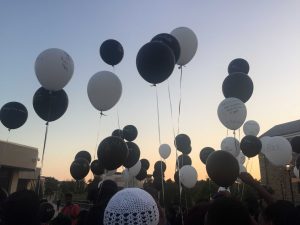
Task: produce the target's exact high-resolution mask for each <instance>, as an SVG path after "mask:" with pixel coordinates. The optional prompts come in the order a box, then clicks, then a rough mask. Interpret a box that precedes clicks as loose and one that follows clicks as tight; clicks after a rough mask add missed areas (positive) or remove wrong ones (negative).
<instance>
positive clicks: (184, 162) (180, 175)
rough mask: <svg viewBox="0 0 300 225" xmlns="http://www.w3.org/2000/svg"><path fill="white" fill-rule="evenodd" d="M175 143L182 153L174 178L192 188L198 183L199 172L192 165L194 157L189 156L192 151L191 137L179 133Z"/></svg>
mask: <svg viewBox="0 0 300 225" xmlns="http://www.w3.org/2000/svg"><path fill="white" fill-rule="evenodd" d="M174 145H175V147H176V149H177V150H178V151H180V152H181V153H182V154H181V155H180V156H178V158H177V160H176V168H178V170H177V171H176V172H175V174H174V180H175V182H177V183H179V182H180V183H181V185H183V186H184V187H186V188H192V187H194V186H195V185H196V183H197V179H198V173H197V171H196V169H195V168H194V167H193V166H192V159H191V158H190V157H189V156H188V154H190V152H191V151H192V146H191V139H190V137H189V136H188V135H186V134H178V135H177V136H176V137H175V140H174Z"/></svg>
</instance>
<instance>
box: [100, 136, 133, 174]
mask: <svg viewBox="0 0 300 225" xmlns="http://www.w3.org/2000/svg"><path fill="white" fill-rule="evenodd" d="M97 155H98V159H99V160H100V162H101V163H102V164H103V167H104V168H105V169H107V170H115V169H117V168H118V167H120V166H122V165H123V164H124V162H125V160H126V159H127V156H128V148H127V145H126V143H125V141H124V140H123V139H121V138H119V137H114V136H110V137H107V138H105V139H104V140H103V141H101V143H100V144H99V147H98V151H97Z"/></svg>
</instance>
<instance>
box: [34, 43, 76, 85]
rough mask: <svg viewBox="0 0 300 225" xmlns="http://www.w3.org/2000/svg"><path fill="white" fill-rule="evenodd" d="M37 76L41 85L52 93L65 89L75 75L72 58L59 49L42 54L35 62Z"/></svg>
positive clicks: (51, 49)
mask: <svg viewBox="0 0 300 225" xmlns="http://www.w3.org/2000/svg"><path fill="white" fill-rule="evenodd" d="M34 69H35V74H36V76H37V79H38V81H39V82H40V84H41V85H42V86H43V87H44V88H46V89H47V90H50V91H58V90H61V89H63V88H64V87H65V86H66V85H67V83H68V82H69V81H70V80H71V78H72V76H73V73H74V62H73V60H72V58H71V56H70V55H69V54H68V53H66V52H65V51H63V50H61V49H58V48H49V49H47V50H45V51H43V52H41V53H40V54H39V55H38V57H37V58H36V61H35V66H34Z"/></svg>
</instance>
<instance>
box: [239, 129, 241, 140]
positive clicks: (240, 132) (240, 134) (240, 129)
mask: <svg viewBox="0 0 300 225" xmlns="http://www.w3.org/2000/svg"><path fill="white" fill-rule="evenodd" d="M240 141H241V129H239V142H240Z"/></svg>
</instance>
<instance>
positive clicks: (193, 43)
mask: <svg viewBox="0 0 300 225" xmlns="http://www.w3.org/2000/svg"><path fill="white" fill-rule="evenodd" d="M171 35H173V36H174V37H175V38H176V39H177V40H178V42H179V46H180V55H179V59H178V61H177V62H176V63H177V64H178V65H181V66H183V65H185V64H187V63H188V62H189V61H191V60H192V58H193V57H194V55H195V54H196V51H197V48H198V40H197V36H196V34H195V33H194V31H192V30H191V29H190V28H187V27H178V28H176V29H174V30H173V31H172V32H171Z"/></svg>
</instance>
